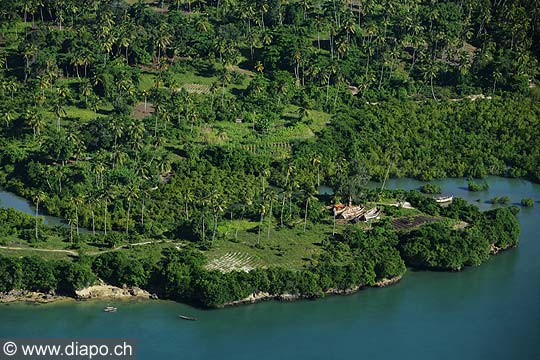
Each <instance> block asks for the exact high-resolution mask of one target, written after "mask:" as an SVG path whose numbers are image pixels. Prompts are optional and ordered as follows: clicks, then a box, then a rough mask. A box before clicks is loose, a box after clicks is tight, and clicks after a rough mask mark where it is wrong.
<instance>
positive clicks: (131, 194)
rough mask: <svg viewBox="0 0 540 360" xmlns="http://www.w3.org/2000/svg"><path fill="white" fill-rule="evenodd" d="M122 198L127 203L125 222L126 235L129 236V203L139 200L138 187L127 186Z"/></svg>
mask: <svg viewBox="0 0 540 360" xmlns="http://www.w3.org/2000/svg"><path fill="white" fill-rule="evenodd" d="M124 196H125V198H126V200H127V202H128V211H127V220H126V235H129V220H130V215H131V201H132V200H134V199H135V200H136V199H138V198H139V187H138V186H136V185H133V184H131V185H129V186H128V187H127V188H126V190H125V193H124Z"/></svg>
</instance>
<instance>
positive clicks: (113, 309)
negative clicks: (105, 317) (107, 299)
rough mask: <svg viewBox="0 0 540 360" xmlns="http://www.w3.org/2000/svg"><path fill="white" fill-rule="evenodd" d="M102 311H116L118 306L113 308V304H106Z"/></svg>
mask: <svg viewBox="0 0 540 360" xmlns="http://www.w3.org/2000/svg"><path fill="white" fill-rule="evenodd" d="M103 311H105V312H117V311H118V308H115V307H114V306H106V307H105V308H104V309H103Z"/></svg>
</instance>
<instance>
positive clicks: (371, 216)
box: [364, 207, 381, 221]
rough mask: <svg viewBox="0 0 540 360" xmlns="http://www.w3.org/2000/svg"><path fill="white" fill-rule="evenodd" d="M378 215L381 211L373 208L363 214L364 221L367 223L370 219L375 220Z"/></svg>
mask: <svg viewBox="0 0 540 360" xmlns="http://www.w3.org/2000/svg"><path fill="white" fill-rule="evenodd" d="M380 215H381V210H380V209H378V208H376V207H375V208H373V209H371V210H369V211H368V212H366V213H365V214H364V220H365V221H369V220H372V219H377V218H378V217H379V216H380Z"/></svg>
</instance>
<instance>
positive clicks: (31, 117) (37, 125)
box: [25, 110, 45, 139]
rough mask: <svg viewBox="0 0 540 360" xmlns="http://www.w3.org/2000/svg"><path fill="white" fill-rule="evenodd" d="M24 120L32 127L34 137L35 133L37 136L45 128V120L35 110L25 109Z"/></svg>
mask: <svg viewBox="0 0 540 360" xmlns="http://www.w3.org/2000/svg"><path fill="white" fill-rule="evenodd" d="M25 117H26V120H27V121H28V125H29V126H30V127H31V128H32V130H33V132H34V139H35V138H36V135H37V136H39V135H40V133H41V131H42V130H43V129H44V128H45V120H44V118H43V115H41V113H39V112H38V111H36V110H27V111H26V116H25Z"/></svg>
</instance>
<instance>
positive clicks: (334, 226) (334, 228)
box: [332, 194, 341, 236]
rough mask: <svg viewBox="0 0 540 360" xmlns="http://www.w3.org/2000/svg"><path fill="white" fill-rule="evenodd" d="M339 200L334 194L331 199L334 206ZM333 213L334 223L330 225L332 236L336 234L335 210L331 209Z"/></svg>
mask: <svg viewBox="0 0 540 360" xmlns="http://www.w3.org/2000/svg"><path fill="white" fill-rule="evenodd" d="M340 202H341V198H340V197H339V196H338V195H336V194H334V199H333V203H334V206H335V205H337V204H339V203H340ZM332 213H333V216H334V225H333V226H332V236H334V235H335V234H336V211H335V210H334V211H332Z"/></svg>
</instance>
